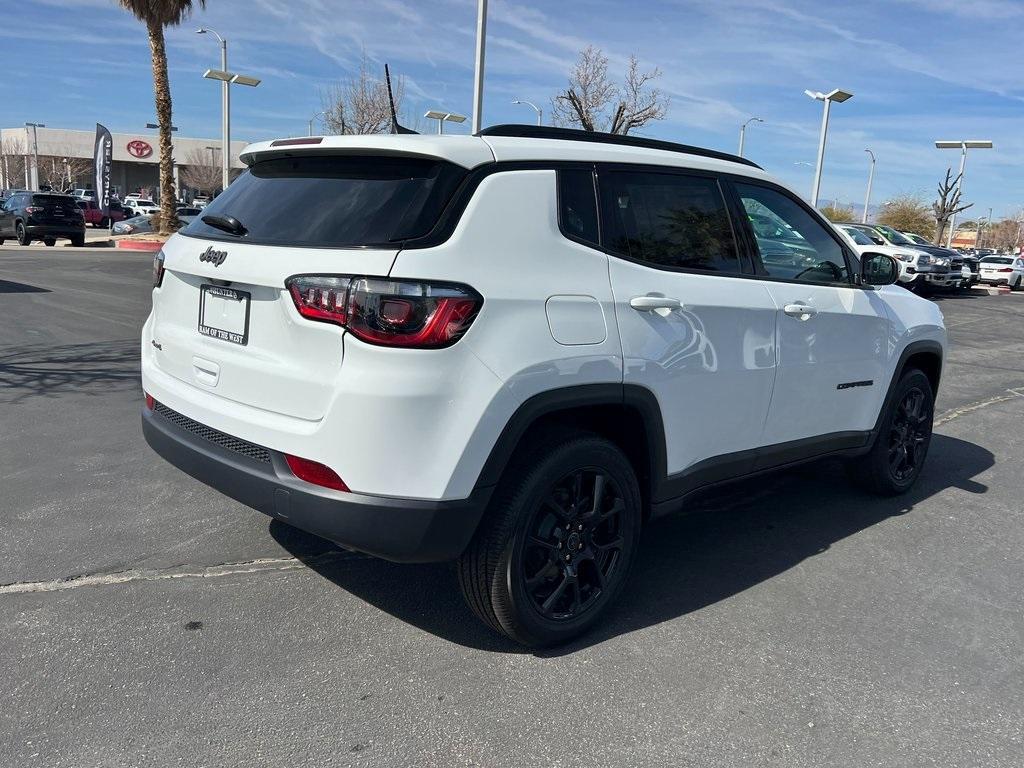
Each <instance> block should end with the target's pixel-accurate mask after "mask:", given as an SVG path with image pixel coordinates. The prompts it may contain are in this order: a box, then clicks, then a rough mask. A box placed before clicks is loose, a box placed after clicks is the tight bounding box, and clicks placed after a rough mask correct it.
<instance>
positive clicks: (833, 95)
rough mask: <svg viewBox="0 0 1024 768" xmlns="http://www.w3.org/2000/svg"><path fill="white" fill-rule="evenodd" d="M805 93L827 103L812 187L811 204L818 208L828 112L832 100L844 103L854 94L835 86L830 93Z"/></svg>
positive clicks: (822, 118) (822, 120)
mask: <svg viewBox="0 0 1024 768" xmlns="http://www.w3.org/2000/svg"><path fill="white" fill-rule="evenodd" d="M804 93H806V94H807V95H808V96H810V97H811V98H812V99H815V100H816V101H822V102H824V103H825V108H824V110H823V112H822V115H821V136H820V137H819V138H818V165H817V167H815V169H814V186H813V187H812V188H811V205H813V206H814V207H815V208H817V207H818V193H819V191H820V190H821V171H822V167H823V166H824V164H825V139H826V138H827V137H828V114H829V111H830V110H831V108H832V102H835V103H836V104H842V103H843V102H844V101H849V100H850V99H852V98H853V94H852V93H850V92H849V91H844V90H843V89H842V88H835V89H833V90H831V91H829V92H828V93H822V92H821V91H804Z"/></svg>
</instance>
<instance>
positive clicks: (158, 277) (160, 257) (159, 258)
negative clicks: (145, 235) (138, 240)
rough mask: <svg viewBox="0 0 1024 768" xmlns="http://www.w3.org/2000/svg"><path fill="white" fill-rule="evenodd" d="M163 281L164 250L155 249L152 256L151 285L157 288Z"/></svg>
mask: <svg viewBox="0 0 1024 768" xmlns="http://www.w3.org/2000/svg"><path fill="white" fill-rule="evenodd" d="M163 281H164V252H163V251H157V253H156V256H154V257H153V287H154V288H159V287H160V285H161V284H162V283H163Z"/></svg>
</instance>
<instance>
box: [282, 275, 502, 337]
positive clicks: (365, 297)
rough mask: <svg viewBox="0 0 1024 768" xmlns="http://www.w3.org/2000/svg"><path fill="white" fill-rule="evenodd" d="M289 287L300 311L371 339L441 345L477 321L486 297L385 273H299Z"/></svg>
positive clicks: (448, 285)
mask: <svg viewBox="0 0 1024 768" xmlns="http://www.w3.org/2000/svg"><path fill="white" fill-rule="evenodd" d="M287 286H288V291H289V292H290V293H291V296H292V300H293V301H294V302H295V307H296V309H298V311H299V314H301V315H302V316H303V317H307V318H309V319H310V320H319V321H322V322H328V323H334V324H336V325H340V326H342V327H344V328H347V329H348V330H349V331H350V332H351V333H352V334H353V335H354V336H356V337H357V338H358V339H360V340H362V341H366V342H369V343H371V344H380V345H384V346H389V347H409V348H417V349H437V348H439V347H447V346H450V345H451V344H454V343H455V342H456V341H458V340H459V339H460V338H462V336H463V335H464V334H465V333H466V330H467V329H468V328H469V326H470V325H471V324H472V323H473V320H474V319H475V318H476V316H477V313H479V311H480V307H481V306H482V305H483V298H482V297H481V296H480V294H478V293H477V292H476V291H474V290H473V289H472V288H470V287H468V286H465V285H457V284H453V283H434V282H422V281H417V280H391V279H388V278H380V277H319V276H303V277H293V278H291V279H289V280H288V282H287Z"/></svg>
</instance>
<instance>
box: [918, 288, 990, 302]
mask: <svg viewBox="0 0 1024 768" xmlns="http://www.w3.org/2000/svg"><path fill="white" fill-rule="evenodd" d="M928 298H929V299H931V300H932V301H950V300H957V299H984V298H988V294H987V293H982V292H981V291H975V290H970V291H950V292H943V293H939V292H935V293H932V294H931V295H930V296H928Z"/></svg>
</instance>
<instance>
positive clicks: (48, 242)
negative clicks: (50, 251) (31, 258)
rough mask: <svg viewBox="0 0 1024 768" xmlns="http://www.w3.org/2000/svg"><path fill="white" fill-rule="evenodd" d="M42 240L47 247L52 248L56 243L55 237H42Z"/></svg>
mask: <svg viewBox="0 0 1024 768" xmlns="http://www.w3.org/2000/svg"><path fill="white" fill-rule="evenodd" d="M43 242H44V243H46V246H47V247H48V248H53V246H55V245H56V244H57V238H55V237H44V238H43Z"/></svg>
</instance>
